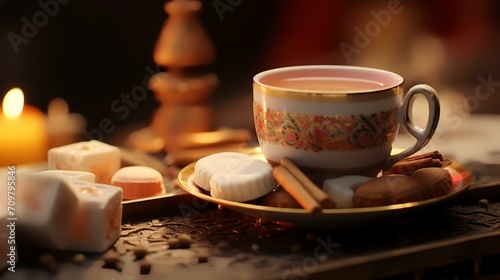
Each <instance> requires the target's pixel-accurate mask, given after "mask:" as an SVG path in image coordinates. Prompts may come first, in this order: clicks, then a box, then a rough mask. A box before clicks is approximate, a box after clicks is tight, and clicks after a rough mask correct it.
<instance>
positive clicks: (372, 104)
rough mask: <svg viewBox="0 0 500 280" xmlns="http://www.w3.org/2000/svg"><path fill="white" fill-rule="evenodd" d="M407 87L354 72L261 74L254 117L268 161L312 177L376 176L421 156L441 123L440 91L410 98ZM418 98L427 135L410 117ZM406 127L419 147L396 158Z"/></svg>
mask: <svg viewBox="0 0 500 280" xmlns="http://www.w3.org/2000/svg"><path fill="white" fill-rule="evenodd" d="M403 82H404V79H403V78H402V77H401V76H400V75H398V74H395V73H392V72H389V71H385V70H380V69H374V68H367V67H355V66H334V65H311V66H293V67H284V68H277V69H272V70H268V71H264V72H261V73H259V74H257V75H256V76H255V77H254V83H253V92H254V102H253V112H254V122H255V129H256V133H257V137H258V140H259V145H260V147H261V149H262V152H263V154H264V156H265V157H266V159H267V160H268V161H269V162H270V163H271V164H273V165H279V162H280V161H281V159H282V158H283V157H288V158H289V159H291V160H292V161H293V162H294V163H295V164H296V165H298V166H299V167H301V168H302V169H303V170H304V171H305V172H306V173H310V174H318V175H332V176H333V175H345V174H364V175H371V176H375V175H376V174H377V173H378V172H379V171H380V170H384V169H388V168H390V167H391V166H392V165H393V164H394V163H396V162H397V161H399V160H401V159H402V158H404V157H407V156H409V155H411V154H413V153H415V152H417V151H418V150H420V149H422V148H423V147H424V146H425V145H426V144H427V143H428V142H429V140H430V139H431V137H432V135H433V134H434V131H435V130H436V127H437V124H438V121H439V108H440V107H439V99H438V97H437V94H436V92H435V90H434V89H433V88H431V87H430V86H428V85H416V86H414V87H412V88H411V89H410V90H409V91H408V92H407V93H406V94H405V92H404V91H403ZM418 95H422V96H424V97H425V98H426V99H427V103H428V105H429V117H428V120H427V124H426V127H425V128H422V127H419V126H417V125H416V124H415V123H414V122H413V116H412V114H411V110H412V108H413V101H414V100H415V98H416V97H417V96H418ZM400 124H402V125H403V126H404V127H405V128H406V130H408V132H409V133H410V134H411V135H412V136H413V137H415V138H416V140H417V141H416V143H415V145H413V146H412V147H409V148H408V149H406V150H404V151H403V152H401V153H398V154H395V155H391V151H392V146H393V143H394V140H395V139H396V135H397V134H398V130H399V126H400Z"/></svg>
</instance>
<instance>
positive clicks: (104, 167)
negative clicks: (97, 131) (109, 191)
mask: <svg viewBox="0 0 500 280" xmlns="http://www.w3.org/2000/svg"><path fill="white" fill-rule="evenodd" d="M120 164H121V158H120V149H119V148H117V147H115V146H112V145H108V144H106V143H103V142H100V141H97V140H91V141H88V142H78V143H73V144H69V145H65V146H60V147H55V148H52V149H50V150H49V152H48V168H49V169H56V170H73V171H87V172H91V173H93V174H94V175H95V181H96V182H97V183H104V184H109V183H110V182H111V177H112V176H113V174H114V173H115V172H116V171H118V169H119V168H120Z"/></svg>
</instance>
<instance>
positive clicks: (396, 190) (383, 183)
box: [353, 175, 427, 207]
mask: <svg viewBox="0 0 500 280" xmlns="http://www.w3.org/2000/svg"><path fill="white" fill-rule="evenodd" d="M423 188H424V187H423V186H422V185H421V184H420V183H419V182H418V181H417V180H415V179H413V178H411V177H407V176H404V175H389V176H383V177H379V178H376V179H373V180H370V181H367V182H365V183H363V184H361V185H360V186H359V187H358V188H357V189H356V191H355V192H354V198H353V206H354V207H376V206H384V205H391V204H397V203H405V202H412V201H419V200H425V199H427V197H425V196H424V195H425V194H424V191H423Z"/></svg>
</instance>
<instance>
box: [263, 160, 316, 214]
mask: <svg viewBox="0 0 500 280" xmlns="http://www.w3.org/2000/svg"><path fill="white" fill-rule="evenodd" d="M273 176H274V178H275V179H276V181H278V183H279V184H280V185H281V186H282V187H283V188H284V189H285V190H286V191H287V192H288V193H289V194H290V195H291V196H292V197H293V198H295V200H297V202H298V203H299V204H300V205H301V206H302V207H304V209H305V210H306V211H307V212H309V213H311V214H317V213H319V212H321V209H322V207H321V205H320V204H319V202H318V201H317V200H316V199H314V197H313V196H312V195H311V194H310V193H309V192H308V191H307V190H306V189H305V188H303V187H302V184H301V183H300V182H299V181H298V180H297V178H295V176H293V175H292V174H291V173H290V172H289V171H288V169H286V168H285V167H284V166H278V167H275V168H274V170H273Z"/></svg>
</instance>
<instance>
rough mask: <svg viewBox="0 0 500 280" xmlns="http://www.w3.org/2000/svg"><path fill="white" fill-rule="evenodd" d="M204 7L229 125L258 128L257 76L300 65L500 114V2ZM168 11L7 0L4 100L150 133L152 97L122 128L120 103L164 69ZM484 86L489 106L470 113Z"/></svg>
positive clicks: (221, 1)
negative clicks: (376, 76)
mask: <svg viewBox="0 0 500 280" xmlns="http://www.w3.org/2000/svg"><path fill="white" fill-rule="evenodd" d="M177 1H180V0H177ZM202 2H203V5H204V6H203V9H202V12H201V14H200V19H201V22H202V23H203V25H204V27H205V29H206V31H207V33H208V35H209V36H210V37H211V38H212V40H213V42H214V44H215V47H216V52H217V58H216V62H215V63H214V64H213V65H212V66H211V67H210V69H211V71H213V72H214V73H216V74H217V75H218V76H219V79H220V86H219V88H218V89H217V91H216V92H215V93H214V97H213V104H214V108H216V112H217V114H216V117H217V123H218V125H219V126H230V127H244V128H251V127H252V115H251V114H252V112H251V95H252V87H251V84H252V77H253V75H254V74H256V73H257V72H259V71H261V70H265V69H268V68H272V67H278V66H285V65H297V64H351V65H363V66H372V67H378V68H384V69H387V70H392V71H396V72H398V73H400V74H402V75H403V76H404V77H405V78H406V82H407V84H409V85H411V84H414V83H420V82H425V83H430V84H432V85H433V86H435V87H436V89H437V90H438V91H439V92H440V93H442V96H443V100H444V101H445V102H448V103H449V104H451V105H449V107H450V108H451V109H450V110H454V109H453V108H455V110H460V108H458V107H462V108H465V109H467V110H468V111H470V112H471V113H477V114H479V113H500V107H499V105H500V102H499V100H500V98H499V97H498V96H499V95H500V67H499V65H500V64H499V63H500V53H499V50H500V48H499V47H500V2H499V1H492V0H481V1H467V0H457V1H451V0H438V1H409V0H401V1H393V0H384V1H348V0H337V1H335V0H316V1H307V0H291V1H290V0H277V1H266V0H206V1H205V0H204V1H202ZM164 3H165V1H164V0H150V1H138V0H135V1H134V0H125V1H113V0H108V1H97V0H87V1H82V0H72V1H71V0H64V1H63V0H59V2H58V1H56V0H40V1H28V0H0V97H2V98H3V95H5V93H7V91H8V90H9V89H11V88H13V87H20V88H22V90H23V91H24V93H25V98H26V102H27V103H29V104H31V105H34V106H37V107H39V108H40V109H42V110H44V111H46V109H47V105H48V103H49V101H50V100H52V99H53V98H55V97H62V98H64V99H65V100H66V101H67V102H68V103H69V107H70V110H71V111H72V112H78V113H80V114H82V115H84V116H85V118H86V119H87V128H88V129H92V128H95V127H97V126H98V125H99V121H100V120H101V119H102V118H110V119H112V121H113V123H114V124H115V125H116V128H117V131H120V130H127V129H134V128H135V127H141V126H144V125H147V124H148V123H149V122H150V120H151V116H152V114H153V112H154V110H155V108H156V107H157V106H158V104H159V103H158V102H157V101H156V100H155V98H154V95H153V93H151V92H149V95H148V97H147V98H146V99H145V100H144V101H142V102H140V103H139V104H138V106H137V107H136V108H134V109H132V110H131V112H130V115H129V116H128V117H127V118H126V119H124V120H121V119H119V118H118V116H117V115H116V114H115V113H113V112H112V111H111V109H110V105H111V103H112V102H113V101H114V100H116V99H119V98H120V96H121V94H130V92H131V90H132V88H134V87H135V86H137V85H142V81H143V79H144V77H145V76H146V75H148V70H147V68H148V67H149V69H155V68H156V66H155V63H154V62H153V59H152V57H153V56H152V54H153V49H154V45H155V41H156V39H157V37H158V34H159V32H160V30H161V27H162V25H163V22H164V21H165V20H166V19H167V18H168V15H167V14H166V13H165V11H164V9H163V6H164ZM47 6H50V7H51V9H52V11H53V14H52V15H50V14H49V13H48V12H47V11H46V10H45V9H44V7H47ZM54 7H57V9H56V8H54ZM42 13H45V16H44V15H42ZM26 21H29V22H30V23H31V24H34V25H35V24H36V23H38V25H39V27H37V28H36V32H31V33H30V34H29V37H31V38H27V37H28V36H23V28H26V27H24V26H25V25H26ZM35 27H36V26H35ZM31 31H33V30H31ZM481 78H482V79H481ZM485 80H486V81H488V83H489V85H490V86H489V87H484V88H483V89H486V90H488V102H484V100H481V102H479V105H477V106H476V105H475V104H469V105H467V100H470V99H471V98H472V99H473V98H474V95H475V94H478V93H477V86H478V85H480V84H481V83H484V81H485ZM482 94H483V95H482V96H484V94H485V93H484V92H483V93H482ZM467 98H469V99H467ZM467 106H468V108H466V107H467ZM457 108H458V109H457ZM0 133H1V132H0Z"/></svg>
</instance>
